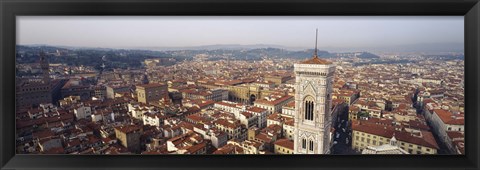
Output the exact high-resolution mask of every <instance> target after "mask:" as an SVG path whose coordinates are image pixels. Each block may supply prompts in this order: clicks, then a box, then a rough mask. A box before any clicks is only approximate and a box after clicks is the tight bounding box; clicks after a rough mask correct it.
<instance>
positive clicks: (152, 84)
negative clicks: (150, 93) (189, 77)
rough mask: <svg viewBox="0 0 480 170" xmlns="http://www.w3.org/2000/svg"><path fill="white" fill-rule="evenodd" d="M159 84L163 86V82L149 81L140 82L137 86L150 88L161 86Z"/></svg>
mask: <svg viewBox="0 0 480 170" xmlns="http://www.w3.org/2000/svg"><path fill="white" fill-rule="evenodd" d="M161 86H165V84H160V83H150V84H140V85H137V87H143V88H152V87H161Z"/></svg>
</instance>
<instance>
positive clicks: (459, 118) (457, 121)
mask: <svg viewBox="0 0 480 170" xmlns="http://www.w3.org/2000/svg"><path fill="white" fill-rule="evenodd" d="M433 112H435V113H436V114H437V115H438V117H440V119H442V121H443V123H445V124H450V125H464V124H465V119H464V116H463V115H461V114H453V113H451V112H449V111H447V110H443V109H435V110H433Z"/></svg>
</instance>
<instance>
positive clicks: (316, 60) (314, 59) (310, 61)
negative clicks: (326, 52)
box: [301, 56, 332, 65]
mask: <svg viewBox="0 0 480 170" xmlns="http://www.w3.org/2000/svg"><path fill="white" fill-rule="evenodd" d="M301 64H324V65H327V64H332V62H330V61H327V60H324V59H320V58H318V56H314V57H312V58H311V59H308V60H305V61H303V62H302V63H301Z"/></svg>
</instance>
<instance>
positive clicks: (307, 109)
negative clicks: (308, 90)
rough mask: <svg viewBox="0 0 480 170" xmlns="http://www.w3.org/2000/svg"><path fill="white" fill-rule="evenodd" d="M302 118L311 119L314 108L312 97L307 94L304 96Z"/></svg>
mask: <svg viewBox="0 0 480 170" xmlns="http://www.w3.org/2000/svg"><path fill="white" fill-rule="evenodd" d="M303 105H304V113H305V114H304V119H305V120H313V110H314V103H313V97H311V96H308V97H306V98H305V100H304V102H303Z"/></svg>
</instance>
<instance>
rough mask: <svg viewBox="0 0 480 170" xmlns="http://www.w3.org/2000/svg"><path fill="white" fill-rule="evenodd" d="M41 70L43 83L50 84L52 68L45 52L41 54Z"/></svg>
mask: <svg viewBox="0 0 480 170" xmlns="http://www.w3.org/2000/svg"><path fill="white" fill-rule="evenodd" d="M40 68H41V69H42V81H43V83H45V84H50V68H49V64H48V59H47V56H45V52H43V51H41V52H40Z"/></svg>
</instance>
